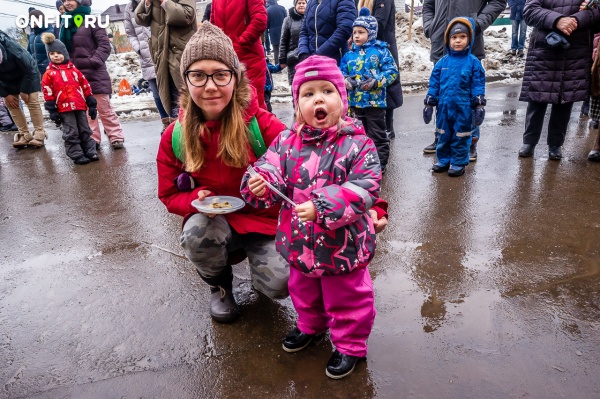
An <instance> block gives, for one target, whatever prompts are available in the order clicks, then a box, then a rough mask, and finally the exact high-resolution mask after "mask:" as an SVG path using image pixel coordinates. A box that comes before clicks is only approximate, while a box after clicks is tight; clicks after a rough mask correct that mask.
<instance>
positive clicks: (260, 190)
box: [248, 176, 267, 198]
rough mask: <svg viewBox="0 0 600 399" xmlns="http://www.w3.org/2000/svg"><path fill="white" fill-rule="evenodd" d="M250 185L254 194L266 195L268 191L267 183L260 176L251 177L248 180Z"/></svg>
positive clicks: (258, 195)
mask: <svg viewBox="0 0 600 399" xmlns="http://www.w3.org/2000/svg"><path fill="white" fill-rule="evenodd" d="M248 186H249V187H250V191H251V192H252V194H254V195H256V196H257V197H259V198H260V197H262V196H264V195H265V193H266V192H267V185H266V184H265V182H264V181H263V179H261V178H260V177H258V176H254V177H251V178H250V179H249V180H248Z"/></svg>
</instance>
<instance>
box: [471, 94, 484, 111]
mask: <svg viewBox="0 0 600 399" xmlns="http://www.w3.org/2000/svg"><path fill="white" fill-rule="evenodd" d="M486 105H487V100H486V99H485V96H484V95H481V94H480V95H478V96H475V97H473V98H472V99H471V108H475V107H479V106H484V107H485V106H486Z"/></svg>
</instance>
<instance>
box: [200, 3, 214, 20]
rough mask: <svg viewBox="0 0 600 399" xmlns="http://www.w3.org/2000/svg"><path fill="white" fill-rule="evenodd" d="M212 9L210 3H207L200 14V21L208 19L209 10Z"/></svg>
mask: <svg viewBox="0 0 600 399" xmlns="http://www.w3.org/2000/svg"><path fill="white" fill-rule="evenodd" d="M211 10H212V3H208V4H207V5H206V8H205V9H204V15H203V16H202V22H204V21H210V11H211Z"/></svg>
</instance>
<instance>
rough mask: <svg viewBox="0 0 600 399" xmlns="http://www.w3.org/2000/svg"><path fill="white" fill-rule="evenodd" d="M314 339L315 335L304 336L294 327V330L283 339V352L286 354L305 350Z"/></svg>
mask: <svg viewBox="0 0 600 399" xmlns="http://www.w3.org/2000/svg"><path fill="white" fill-rule="evenodd" d="M315 337H316V335H313V334H305V333H303V332H302V331H300V330H299V329H298V327H294V329H293V330H292V331H290V332H289V333H288V335H286V336H285V338H284V339H283V344H282V346H283V350H284V351H286V352H288V353H294V352H298V351H301V350H302V349H304V348H306V347H307V346H308V345H309V344H310V343H311V342H312V341H313V339H314V338H315Z"/></svg>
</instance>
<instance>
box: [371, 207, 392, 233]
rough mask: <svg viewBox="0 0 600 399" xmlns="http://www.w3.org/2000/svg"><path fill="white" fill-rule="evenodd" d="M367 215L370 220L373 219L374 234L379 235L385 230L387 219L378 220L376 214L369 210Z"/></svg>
mask: <svg viewBox="0 0 600 399" xmlns="http://www.w3.org/2000/svg"><path fill="white" fill-rule="evenodd" d="M369 215H370V216H371V219H373V227H374V228H375V233H377V234H379V233H381V232H382V231H383V230H385V227H386V226H387V224H388V220H387V218H381V219H379V218H378V217H377V212H376V211H375V210H373V209H369Z"/></svg>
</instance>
